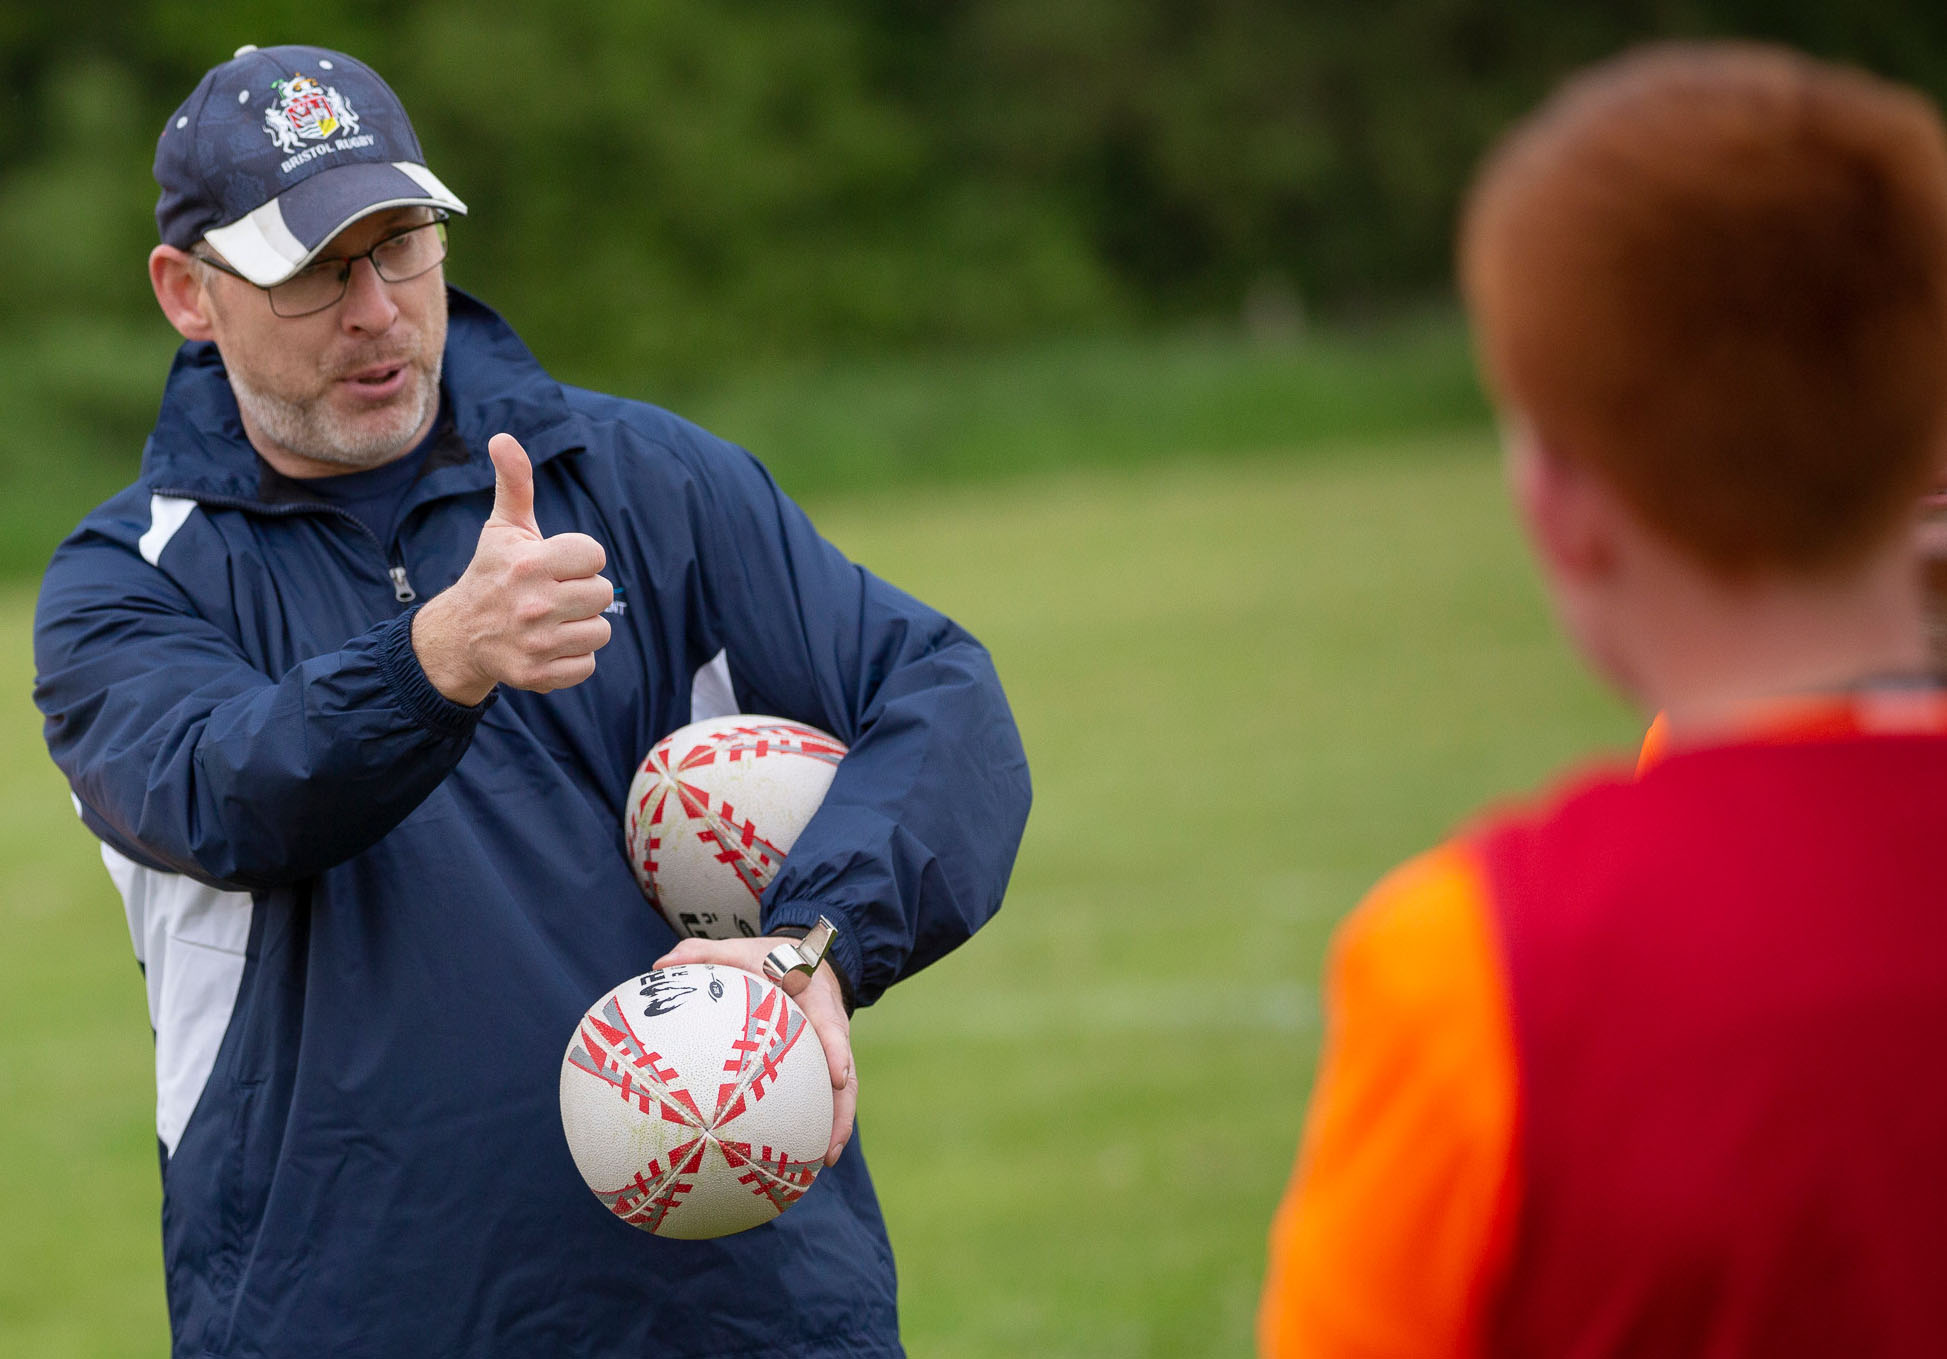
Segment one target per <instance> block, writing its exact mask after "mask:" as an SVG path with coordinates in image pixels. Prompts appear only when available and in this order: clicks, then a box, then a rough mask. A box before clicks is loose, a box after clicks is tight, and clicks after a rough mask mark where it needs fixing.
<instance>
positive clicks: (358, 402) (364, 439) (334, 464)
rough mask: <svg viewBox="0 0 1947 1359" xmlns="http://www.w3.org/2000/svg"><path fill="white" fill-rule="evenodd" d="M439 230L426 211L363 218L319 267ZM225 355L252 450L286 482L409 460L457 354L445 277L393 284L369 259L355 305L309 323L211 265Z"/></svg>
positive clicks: (358, 277)
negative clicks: (450, 350)
mask: <svg viewBox="0 0 1947 1359" xmlns="http://www.w3.org/2000/svg"><path fill="white" fill-rule="evenodd" d="M431 220H432V214H431V213H430V212H428V211H427V210H426V209H425V208H394V209H391V210H389V211H386V212H379V213H374V214H372V215H371V216H369V217H364V218H361V219H360V220H358V221H356V222H354V223H352V224H351V225H350V226H348V227H346V228H345V229H344V230H343V231H342V232H340V233H339V234H338V235H337V236H336V237H335V238H334V239H333V240H332V241H331V243H330V244H329V245H327V246H326V247H325V248H324V249H323V250H322V251H320V252H319V256H318V258H319V259H320V260H329V259H333V258H337V259H343V258H346V257H348V256H353V255H357V254H360V253H361V252H363V251H366V250H369V249H371V248H372V246H373V245H375V244H377V243H378V242H379V241H381V240H383V239H384V238H386V237H387V236H390V235H392V234H393V233H394V232H397V231H399V230H401V229H402V228H405V227H409V226H413V225H417V224H420V223H424V222H429V221H431ZM200 272H201V273H202V275H203V276H204V288H205V290H206V294H207V296H208V298H209V313H210V320H211V324H212V326H213V328H214V330H215V340H216V346H217V350H218V351H219V352H220V353H221V354H222V356H223V364H224V367H225V368H226V369H228V370H229V375H230V386H231V388H232V390H234V391H235V393H236V397H237V406H238V409H239V410H240V411H241V412H242V413H243V422H244V428H245V430H246V431H247V432H248V433H249V435H250V439H251V442H252V443H253V444H255V445H256V446H257V448H258V450H259V451H260V452H262V453H263V454H264V456H265V459H266V461H268V462H270V464H271V465H272V466H274V467H276V468H277V469H278V470H279V471H281V472H284V473H286V474H287V475H291V476H299V477H307V476H329V475H332V474H334V473H339V472H349V471H355V470H357V469H359V468H364V467H377V466H380V465H381V464H383V463H387V462H391V461H392V460H393V459H394V458H397V457H399V456H401V455H402V454H404V453H406V452H407V451H409V450H410V449H411V448H412V447H413V446H414V445H415V444H416V443H418V442H419V440H420V439H421V438H423V437H424V436H425V434H426V432H427V431H428V430H429V429H431V428H432V423H433V418H434V416H435V415H436V414H437V413H438V411H439V375H440V361H441V358H442V355H443V353H444V351H445V348H446V277H445V269H444V268H443V267H435V268H433V269H431V270H428V271H427V272H426V273H424V274H421V275H420V276H419V277H418V278H413V279H407V280H406V281H405V282H404V283H387V282H385V281H384V280H383V279H381V278H380V277H379V276H378V275H377V273H375V272H374V271H373V268H372V262H371V261H370V260H369V259H366V260H360V261H358V262H357V263H356V264H354V265H353V266H352V271H351V277H350V278H349V280H348V281H347V286H346V290H345V295H344V297H342V298H340V299H339V300H338V302H337V303H336V304H335V305H333V306H330V307H327V308H325V309H324V310H323V311H320V312H316V313H313V314H312V315H310V316H299V317H283V316H278V315H276V314H275V313H273V312H272V311H271V309H270V299H269V298H268V297H266V296H265V295H264V293H263V292H262V291H261V290H259V289H258V288H255V287H253V286H252V285H250V284H248V283H246V282H244V281H243V280H242V279H238V278H232V277H231V276H229V275H228V274H225V273H223V272H221V271H220V270H217V269H214V268H211V267H208V266H200Z"/></svg>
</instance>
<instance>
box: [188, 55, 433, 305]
mask: <svg viewBox="0 0 1947 1359" xmlns="http://www.w3.org/2000/svg"><path fill="white" fill-rule="evenodd" d="M155 178H156V183H158V184H160V185H161V186H162V196H161V197H160V198H158V199H157V200H156V205H155V220H156V228H157V230H158V231H160V232H161V233H162V241H163V244H165V245H173V246H175V247H176V248H178V249H180V250H187V249H189V247H190V246H192V245H194V244H195V243H196V242H197V241H198V240H207V241H208V242H209V243H210V244H211V245H212V246H214V247H215V248H216V249H217V250H218V251H220V252H221V253H222V255H223V258H224V259H226V260H228V261H229V262H230V264H231V266H232V267H234V268H235V269H236V271H237V272H238V273H240V274H242V275H243V276H244V277H245V278H247V279H249V280H250V281H251V282H252V283H255V284H258V285H260V286H262V287H265V288H268V287H270V286H271V285H273V284H277V283H282V282H283V281H284V280H285V279H287V278H289V277H290V276H291V275H292V274H295V273H296V272H297V271H298V270H300V269H302V268H303V267H304V266H305V265H307V264H309V263H310V262H311V259H312V257H313V256H315V255H316V254H317V253H318V251H319V250H320V249H322V248H323V247H324V245H325V243H326V242H327V241H329V240H330V239H331V238H332V237H333V236H336V235H337V234H338V233H339V232H341V231H343V230H344V229H345V228H346V227H348V226H350V225H351V224H352V223H353V222H355V221H357V220H358V219H359V218H361V217H363V216H365V215H366V214H367V213H373V212H378V211H380V210H382V209H385V208H397V207H407V206H411V205H414V204H420V205H424V206H426V207H429V208H444V209H446V210H447V211H448V212H459V213H463V212H465V211H466V204H464V203H462V202H461V201H460V200H459V199H457V198H455V197H454V196H453V191H452V190H451V189H449V188H447V187H446V186H445V185H444V184H442V183H440V182H439V180H438V179H437V178H436V177H435V176H434V174H433V172H432V171H431V170H428V169H427V168H426V157H425V155H424V153H423V152H421V151H420V149H419V138H418V137H416V136H414V135H413V131H412V124H411V123H410V122H409V121H407V119H406V110H405V106H404V105H402V104H401V103H400V102H399V96H398V95H396V94H394V93H392V90H391V87H390V86H388V85H387V84H386V83H385V82H384V81H383V80H381V79H379V76H378V73H377V72H376V71H374V70H373V69H372V68H371V67H369V66H367V65H365V63H363V62H361V61H357V60H354V59H353V58H351V57H348V56H346V55H344V54H343V53H342V52H333V51H331V50H329V49H327V48H323V47H295V46H293V47H239V48H238V49H237V54H236V56H234V57H232V58H231V59H230V60H229V61H226V62H224V63H223V64H222V65H221V66H218V67H216V68H215V69H213V70H211V71H210V72H209V73H208V74H207V75H205V76H204V77H203V79H202V82H201V83H200V84H198V85H197V86H196V89H195V91H194V92H193V93H192V94H191V95H190V96H189V98H188V99H185V100H184V101H183V103H182V106H181V107H179V108H178V109H177V110H176V111H175V112H174V113H172V114H170V115H169V121H168V123H167V124H166V125H165V126H164V127H163V129H162V136H161V137H160V138H159V139H158V140H157V142H156V150H155Z"/></svg>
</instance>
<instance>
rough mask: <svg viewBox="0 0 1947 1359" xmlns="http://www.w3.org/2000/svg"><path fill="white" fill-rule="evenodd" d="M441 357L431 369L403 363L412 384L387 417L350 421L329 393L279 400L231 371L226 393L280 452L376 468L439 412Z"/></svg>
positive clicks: (405, 449) (397, 454) (409, 442)
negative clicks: (330, 400) (331, 401)
mask: <svg viewBox="0 0 1947 1359" xmlns="http://www.w3.org/2000/svg"><path fill="white" fill-rule="evenodd" d="M444 357H445V356H444V354H441V353H435V354H434V355H433V356H432V363H431V365H430V367H427V366H425V365H423V364H422V362H421V360H420V359H418V358H417V357H413V358H408V359H406V360H405V365H406V368H407V370H408V373H409V375H410V376H411V377H412V378H413V379H414V381H415V382H416V385H417V391H416V393H413V394H410V395H408V394H403V393H402V394H401V399H400V400H399V402H398V403H397V404H396V405H394V406H393V407H392V408H391V409H390V410H387V411H385V412H383V414H384V415H386V416H388V417H389V418H386V419H372V418H368V419H365V420H358V421H354V420H349V419H346V418H344V417H342V416H341V415H340V414H339V413H338V412H337V411H335V410H333V409H332V408H331V406H330V405H329V403H328V401H327V397H328V396H329V391H328V390H327V391H326V392H324V393H321V394H319V395H317V396H314V397H310V398H308V399H298V398H293V397H287V396H281V395H279V394H278V393H276V392H270V391H266V390H264V389H263V388H261V387H257V386H254V385H252V383H251V382H250V380H249V379H248V378H246V377H244V376H243V375H242V374H241V373H239V372H237V371H236V370H235V369H234V368H233V369H232V370H231V372H230V375H229V376H230V388H231V390H232V391H234V392H235V393H236V398H237V405H238V407H240V408H241V410H242V411H243V414H244V416H245V418H246V422H247V423H248V424H249V425H251V426H252V427H254V428H255V429H257V430H258V431H260V432H261V433H262V434H263V436H264V437H265V438H267V439H269V440H270V441H271V442H273V443H275V444H276V445H277V446H278V447H279V448H281V449H283V450H285V451H286V452H288V453H294V454H296V455H297V456H298V457H301V458H308V459H310V460H311V461H313V462H321V463H325V464H327V465H329V466H332V467H342V468H344V469H345V470H346V471H347V472H356V471H362V470H364V469H365V468H368V467H381V466H383V465H385V464H386V463H388V462H391V461H392V460H393V459H395V458H398V457H400V456H402V455H403V454H405V453H406V452H408V451H410V449H411V448H412V446H413V444H414V442H415V441H416V440H417V438H418V436H419V432H420V430H421V429H423V428H424V427H425V425H426V423H427V422H428V421H429V420H431V419H432V417H433V412H434V411H435V410H437V409H438V407H439V379H440V373H441V371H442V367H443V362H442V361H443V359H444Z"/></svg>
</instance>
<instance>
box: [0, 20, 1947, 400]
mask: <svg viewBox="0 0 1947 1359" xmlns="http://www.w3.org/2000/svg"><path fill="white" fill-rule="evenodd" d="M1732 33H1734V34H1744V35H1749V36H1763V37H1772V38H1779V39H1783V40H1786V41H1790V42H1793V43H1796V44H1798V45H1800V46H1803V47H1806V48H1809V49H1811V50H1814V51H1817V52H1820V53H1823V54H1827V55H1831V56H1836V57H1841V58H1846V59H1850V60H1854V61H1857V62H1860V63H1862V64H1864V65H1866V66H1869V67H1871V68H1872V69H1875V70H1878V71H1881V72H1884V73H1887V74H1891V75H1894V76H1898V77H1901V78H1904V79H1907V80H1910V81H1913V82H1915V83H1917V84H1919V85H1920V86H1922V87H1923V88H1925V89H1927V90H1929V91H1931V92H1933V93H1935V94H1936V95H1938V94H1941V93H1943V92H1947V6H1943V5H1941V4H1939V3H1938V0H1924V2H1923V0H1847V3H1846V4H1844V5H1838V4H1834V3H1832V2H1831V0H1577V3H1573V4H1560V3H1551V2H1550V0H1317V2H1316V3H1299V2H1298V0H980V2H979V3H974V2H973V0H735V2H734V3H709V2H708V0H702V2H700V3H699V2H695V0H693V2H692V3H687V4H679V3H674V2H673V0H582V3H574V4H531V3H520V4H517V3H512V2H511V0H422V2H421V3H418V4H413V5H387V4H376V3H370V2H369V0H347V3H343V4H340V5H339V6H336V7H332V8H328V9H326V10H318V9H317V8H316V7H315V6H299V5H295V4H287V3H264V2H263V0H259V2H258V3H245V2H244V0H194V3H192V2H191V0H149V3H107V2H105V0H68V3H65V4H61V5H25V4H18V5H10V6H8V7H6V8H5V9H4V11H0V61H3V62H4V82H5V83H4V89H5V94H4V97H0V250H4V255H5V258H6V260H7V268H6V269H5V271H4V281H0V316H3V317H4V319H5V321H6V323H7V324H6V330H5V332H4V334H6V335H10V336H12V337H14V338H13V340H12V341H11V342H9V343H8V344H7V346H6V347H7V349H8V353H9V354H11V355H13V356H14V362H13V363H12V364H11V366H12V367H13V368H14V369H15V370H16V373H15V378H14V381H13V383H12V385H11V387H7V386H5V385H4V384H0V397H4V398H10V399H19V397H20V393H21V392H22V391H23V390H28V391H29V394H30V395H32V396H33V397H34V398H35V399H41V398H48V399H51V400H53V401H54V402H55V403H56V405H62V408H63V409H64V410H66V411H67V414H65V415H64V416H63V417H62V418H63V421H64V425H63V428H64V430H65V429H67V428H68V426H70V425H71V424H72V422H73V421H75V420H79V421H81V422H83V423H84V424H85V423H87V422H89V421H94V422H96V423H98V424H100V425H101V426H102V427H103V430H104V432H108V431H110V430H113V431H117V432H119V431H124V430H126V429H127V428H128V427H129V425H130V423H131V422H132V420H134V419H135V417H134V416H133V415H132V414H131V411H133V410H134V409H136V408H138V407H139V408H141V410H142V416H141V418H142V419H143V420H146V413H147V412H148V411H152V410H153V404H152V403H153V399H154V396H153V394H154V392H155V390H156V386H157V384H158V382H159V373H157V372H155V370H154V369H153V367H152V361H153V355H154V354H155V353H156V352H158V350H157V348H156V346H158V345H162V346H165V347H164V348H163V349H161V350H160V352H163V353H166V344H167V343H168V340H169V337H168V335H167V332H166V331H164V330H163V329H162V327H161V324H160V322H159V321H158V320H157V319H156V318H155V316H154V313H153V303H152V301H151V299H150V296H149V290H148V286H147V282H146V279H145V276H144V272H143V264H142V261H143V257H144V255H145V254H146V252H147V250H148V248H149V246H150V245H151V244H152V243H153V241H154V226H153V219H152V216H151V214H152V211H153V205H154V196H155V188H154V185H153V184H152V182H151V181H150V180H149V178H148V174H147V170H148V166H149V162H150V159H151V157H152V154H153V146H154V138H155V135H156V132H157V130H158V129H159V128H160V127H161V125H162V122H163V119H164V118H165V116H166V115H167V114H168V112H169V111H170V110H171V109H172V108H173V107H174V105H175V104H176V103H177V102H178V101H179V100H180V99H181V98H182V97H183V96H184V95H185V94H186V93H187V92H188V91H189V89H190V88H191V86H192V85H193V84H194V83H195V81H196V80H197V78H198V77H199V75H200V74H201V72H202V71H203V70H204V69H205V68H207V67H208V66H210V65H211V64H213V63H215V62H216V61H218V60H220V59H222V58H224V57H226V56H227V55H228V54H229V53H230V51H231V50H232V49H233V48H235V47H236V46H238V45H240V44H242V43H246V42H254V43H257V44H260V45H270V44H273V43H277V42H284V41H312V42H319V43H324V44H327V45H332V46H338V47H341V48H344V49H346V50H348V51H350V52H352V53H354V54H356V55H359V56H362V57H363V58H365V59H366V60H368V61H370V62H371V63H372V64H373V65H374V66H375V67H377V68H378V69H379V71H380V72H381V73H382V74H383V75H385V76H386V78H387V79H388V80H389V81H390V82H391V83H392V84H393V86H394V87H395V88H396V89H398V90H399V91H400V93H401V95H402V96H403V97H404V99H405V101H406V103H407V106H408V107H409V108H410V109H411V110H412V112H413V116H414V119H415V122H416V124H417V127H418V130H419V133H420V136H421V139H422V141H423V142H424V144H425V146H426V149H427V155H428V158H429V160H430V161H431V163H432V164H433V165H434V166H435V167H436V168H437V170H438V171H439V173H440V175H441V176H442V177H443V178H444V179H445V180H446V182H447V183H449V184H450V185H452V186H453V187H454V188H455V190H456V191H457V192H458V193H459V194H460V195H461V196H462V197H463V198H465V199H467V200H468V202H469V203H470V205H471V206H472V208H473V215H472V216H471V217H469V218H468V219H467V220H466V221H465V222H464V223H462V224H460V225H459V226H457V227H456V230H455V257H454V262H453V265H452V269H451V272H452V275H453V277H454V278H455V279H456V281H458V282H459V283H461V284H462V285H463V286H467V287H470V288H472V289H474V290H476V291H478V292H479V293H481V294H482V295H484V296H485V297H486V298H487V299H489V300H490V301H492V302H493V303H494V304H495V305H497V306H499V307H500V308H502V309H503V310H504V311H506V312H507V313H508V314H509V315H510V316H512V317H513V318H514V319H515V320H516V322H517V324H518V325H519V326H520V328H521V329H522V331H523V333H524V334H525V335H526V336H527V338H528V339H529V341H530V342H531V343H532V344H534V346H535V348H536V349H537V350H538V351H539V352H540V353H541V354H542V355H543V356H544V357H545V358H546V359H547V360H548V361H549V362H550V363H551V364H552V365H554V366H555V367H556V369H557V371H560V372H562V373H563V374H564V375H567V376H570V377H573V378H574V379H576V380H579V381H586V382H591V383H598V384H600V385H604V386H611V387H615V388H618V389H621V390H625V391H631V392H644V391H654V392H661V393H669V392H672V391H676V392H681V391H684V390H689V389H695V388H698V387H707V385H708V384H709V383H710V382H712V381H716V380H720V379H722V378H724V377H726V376H732V375H735V374H738V373H749V372H752V371H762V370H763V369H764V368H765V367H766V366H767V365H773V364H775V363H776V362H778V361H779V360H788V359H801V358H804V357H805V356H828V355H833V354H857V353H872V352H886V351H890V350H894V349H914V348H962V347H966V346H991V345H1003V344H1008V343H1013V342H1016V341H1018V340H1021V339H1023V338H1024V337H1030V336H1045V335H1050V334H1063V335H1076V334H1088V333H1099V332H1103V331H1119V332H1125V333H1126V332H1128V331H1131V330H1140V329H1146V328H1153V327H1159V326H1174V325H1181V324H1183V323H1185V322H1187V321H1192V320H1194V321H1202V322H1208V321H1209V320H1210V319H1212V318H1216V319H1218V320H1219V321H1221V322H1222V323H1224V324H1231V323H1235V322H1240V321H1243V322H1248V323H1249V324H1250V325H1251V326H1252V327H1253V328H1256V329H1259V330H1262V331H1264V332H1266V333H1270V334H1290V333H1294V332H1296V331H1297V330H1298V329H1299V328H1300V326H1301V324H1302V322H1303V320H1304V318H1305V317H1307V316H1308V315H1309V316H1323V317H1326V318H1331V317H1335V316H1345V315H1364V314H1370V313H1372V312H1374V311H1375V310H1379V309H1384V308H1386V307H1388V306H1391V305H1394V304H1397V303H1398V302H1400V301H1401V300H1411V299H1422V298H1426V297H1429V296H1440V295H1443V294H1444V291H1445V289H1446V286H1447V276H1448V252H1449V233H1450V229H1451V224H1452V218H1453V214H1454V209H1455V204H1456V201H1457V199H1458V196H1459V194H1460V192H1461V191H1462V189H1463V187H1464V185H1465V183H1466V181H1467V178H1468V175H1469V173H1470V171H1471V169H1472V166H1473V164H1474V162H1475V160H1476V158H1477V157H1478V155H1479V153H1480V151H1481V149H1482V148H1483V147H1484V146H1485V145H1486V144H1487V142H1488V141H1489V140H1490V139H1491V138H1492V137H1493V136H1494V135H1495V133H1496V132H1497V131H1498V130H1499V129H1501V128H1502V127H1504V126H1505V125H1506V123H1507V122H1508V121H1509V120H1510V119H1511V118H1512V117H1514V116H1516V115H1517V114H1518V113H1520V112H1521V111H1522V110H1523V109H1525V108H1527V107H1529V106H1530V105H1531V104H1532V103H1533V102H1534V100H1535V99H1536V98H1537V97H1538V96H1539V95H1540V94H1541V93H1542V92H1543V91H1544V90H1546V89H1547V88H1548V87H1549V86H1550V85H1551V84H1552V83H1554V82H1555V81H1556V80H1557V79H1558V78H1559V77H1560V76H1561V75H1562V74H1563V73H1564V72H1565V71H1567V70H1569V69H1571V68H1573V67H1574V66H1576V65H1578V64H1581V63H1583V62H1586V61H1589V60H1592V59H1595V58H1598V57H1601V56H1603V55H1606V54H1609V53H1611V52H1614V51H1616V50H1618V49H1619V48H1621V47H1623V46H1625V45H1627V44H1629V43H1631V42H1634V41H1639V40H1642V39H1645V38H1650V37H1656V36H1668V35H1694V34H1732ZM136 336H139V337H142V338H140V339H139V340H137V339H134V338H131V337H136ZM23 337H33V338H32V345H33V346H34V349H33V352H32V353H31V354H28V355H26V356H25V357H21V355H20V345H21V343H22V342H23ZM62 355H65V356H66V357H65V358H62V357H60V356H62ZM123 367H129V368H140V369H142V370H144V371H143V374H142V382H141V385H140V387H139V388H138V389H137V393H138V394H137V395H131V396H129V397H128V398H127V399H126V402H125V403H124V404H125V405H127V406H128V408H129V409H126V410H125V409H123V408H122V407H121V406H118V404H117V402H118V401H119V400H121V398H119V397H118V396H117V395H116V394H115V393H113V392H104V391H103V390H102V388H103V381H102V374H103V373H105V372H113V371H119V370H120V369H121V368H123ZM23 384H25V386H23ZM63 403H65V404H64V405H63ZM143 427H145V426H143ZM137 437H139V434H138V436H137Z"/></svg>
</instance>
